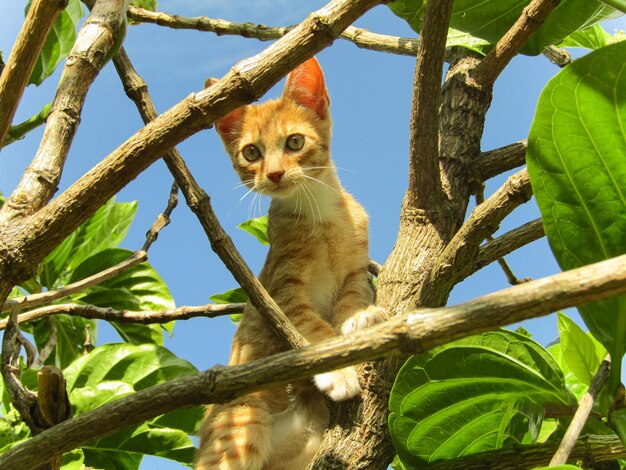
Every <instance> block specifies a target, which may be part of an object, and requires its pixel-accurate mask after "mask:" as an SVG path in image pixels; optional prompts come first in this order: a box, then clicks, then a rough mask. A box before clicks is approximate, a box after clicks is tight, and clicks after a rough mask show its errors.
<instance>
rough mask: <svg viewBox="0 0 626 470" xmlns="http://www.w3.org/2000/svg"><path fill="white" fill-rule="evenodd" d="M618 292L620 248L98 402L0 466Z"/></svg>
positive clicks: (39, 459)
mask: <svg viewBox="0 0 626 470" xmlns="http://www.w3.org/2000/svg"><path fill="white" fill-rule="evenodd" d="M624 293H626V255H622V256H619V257H616V258H612V259H610V260H607V261H602V262H600V263H595V264H593V265H589V266H585V267H582V268H578V269H574V270H571V271H567V272H564V273H560V274H556V275H553V276H549V277H546V278H543V279H539V280H536V281H532V282H528V283H526V284H522V285H519V286H515V287H511V288H509V289H505V290H502V291H499V292H495V293H493V294H489V295H486V296H484V297H480V298H477V299H475V300H472V301H470V302H466V303H464V304H460V305H457V306H454V307H442V308H435V309H422V310H415V311H412V312H409V313H407V314H404V315H398V316H396V317H393V318H392V319H390V320H388V321H386V322H384V323H381V324H379V325H376V326H373V327H371V328H367V329H365V330H361V331H359V332H357V333H354V334H351V335H348V336H339V337H337V338H333V339H331V340H327V341H324V342H321V343H317V344H315V345H312V346H307V347H305V348H302V349H299V350H291V351H287V352H284V353H280V354H276V355H273V356H269V357H266V358H263V359H260V360H257V361H253V362H251V363H248V364H245V365H241V366H233V367H228V368H223V367H218V368H213V369H211V370H209V371H207V372H204V373H200V374H196V375H191V376H188V377H183V378H181V379H176V380H173V381H170V382H168V383H165V384H160V385H156V386H154V387H150V388H147V389H144V390H141V391H139V392H137V393H135V394H133V395H130V396H126V397H123V398H121V399H118V400H115V401H113V402H109V403H106V404H104V405H103V406H101V407H99V408H98V409H96V410H94V411H91V412H88V413H86V414H84V415H82V416H79V417H77V418H74V419H72V420H70V421H66V422H63V423H60V424H58V425H57V426H55V427H53V428H51V429H50V430H48V431H45V432H43V433H41V434H40V435H38V436H35V437H33V438H32V439H30V440H29V441H27V442H25V443H23V444H18V445H16V446H15V447H13V448H12V449H10V450H8V451H6V452H5V453H4V454H2V455H0V468H33V467H35V466H36V465H40V464H43V463H45V462H46V461H47V460H49V459H50V458H51V457H52V456H53V455H58V454H60V453H62V452H67V451H69V450H71V449H74V448H76V447H78V446H80V445H81V444H83V443H85V442H89V441H91V440H94V439H97V438H100V437H102V436H105V435H107V434H110V433H112V432H114V431H116V430H118V429H120V428H122V427H125V426H129V425H131V424H135V423H139V422H141V421H144V420H146V419H149V418H152V417H155V416H158V415H161V414H163V413H168V412H170V411H173V410H176V409H179V408H181V407H188V406H193V405H198V404H202V403H223V402H228V401H230V400H232V399H233V398H235V397H237V396H241V395H244V394H246V393H250V392H253V391H257V390H261V389H264V388H268V387H271V386H275V385H279V384H284V383H288V382H292V381H296V380H300V379H305V378H307V377H310V376H312V375H314V374H318V373H322V372H325V371H329V370H334V369H337V368H339V367H345V366H347V365H350V364H356V363H359V362H362V361H365V360H370V359H374V358H380V357H385V356H390V355H397V354H409V353H423V352H425V351H428V350H430V349H432V348H433V347H435V346H438V345H441V344H444V343H448V342H450V341H451V340H456V339H459V338H463V337H466V336H469V335H472V334H476V333H480V332H484V331H487V330H490V329H493V328H494V327H496V326H500V325H506V324H510V323H513V322H517V321H521V320H526V319H529V318H534V317H537V316H541V315H545V314H548V313H550V312H552V311H554V310H557V309H562V308H567V307H572V306H575V305H581V304H584V303H587V302H592V301H597V300H601V299H605V298H609V297H612V296H616V295H620V294H624ZM457 468H458V467H457ZM463 468H464V467H463Z"/></svg>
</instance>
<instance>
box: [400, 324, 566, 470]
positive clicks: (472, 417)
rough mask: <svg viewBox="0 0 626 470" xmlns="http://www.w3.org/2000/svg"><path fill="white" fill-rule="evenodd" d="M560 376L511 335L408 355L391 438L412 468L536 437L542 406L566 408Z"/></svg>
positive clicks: (536, 348) (546, 357)
mask: <svg viewBox="0 0 626 470" xmlns="http://www.w3.org/2000/svg"><path fill="white" fill-rule="evenodd" d="M572 402H573V397H571V395H570V394H569V393H568V392H567V390H566V388H565V384H564V381H563V374H562V373H561V370H560V368H559V367H558V365H557V364H556V363H555V362H554V360H553V359H552V357H551V356H550V354H548V353H547V352H546V351H545V350H544V349H543V348H542V347H541V346H540V345H538V344H537V343H535V342H534V341H533V340H531V339H530V338H528V337H526V336H524V335H520V334H518V333H514V332H510V331H504V330H503V331H495V332H489V333H485V334H482V335H478V336H473V337H470V338H466V339H463V340H460V341H456V342H454V343H451V344H448V345H445V346H442V347H439V348H436V349H434V350H432V351H430V352H429V353H426V354H422V355H419V356H413V357H412V358H410V359H409V360H408V361H407V362H406V364H405V365H404V366H403V367H402V369H401V370H400V372H399V374H398V376H397V378H396V381H395V384H394V386H393V389H392V392H391V397H390V400H389V407H390V409H391V414H390V416H389V426H390V430H391V436H392V439H393V442H394V444H395V446H396V450H397V452H398V455H399V456H400V459H401V460H402V463H403V464H404V465H405V466H406V467H407V468H409V469H412V468H422V467H423V466H424V465H425V464H426V463H429V462H434V461H437V460H447V459H452V458H455V457H460V456H463V455H469V454H473V453H476V452H481V451H487V450H492V449H497V448H500V447H502V446H503V445H505V444H508V443H513V442H518V443H531V442H533V441H534V439H535V438H536V437H537V435H538V433H539V428H540V424H541V418H542V416H543V408H542V405H544V404H548V403H556V404H570V403H572Z"/></svg>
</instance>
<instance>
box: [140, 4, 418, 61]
mask: <svg viewBox="0 0 626 470" xmlns="http://www.w3.org/2000/svg"><path fill="white" fill-rule="evenodd" d="M128 18H130V19H132V20H134V21H138V22H141V23H152V24H157V25H159V26H165V27H168V28H172V29H192V30H196V31H206V32H210V33H215V34H217V35H218V36H221V35H236V36H242V37H244V38H253V39H258V40H259V41H272V40H275V39H278V38H280V37H282V36H284V35H285V34H287V33H288V32H289V31H290V30H291V29H293V26H267V25H263V24H254V23H233V22H231V21H226V20H222V19H212V18H208V17H206V16H199V17H194V18H188V17H184V16H179V15H170V14H168V13H165V12H159V11H149V10H145V9H143V8H139V7H135V6H133V5H131V6H130V7H129V8H128ZM340 37H341V38H342V39H347V40H348V41H351V42H353V43H354V44H355V45H356V46H357V47H359V48H362V49H369V50H373V51H380V52H389V53H392V54H400V55H408V56H413V57H415V56H416V55H417V47H418V46H417V44H418V40H417V39H415V38H402V37H397V36H389V35H386V34H377V33H372V32H370V31H367V30H366V29H362V28H356V27H354V26H348V27H347V28H346V29H345V31H343V33H341V36H340Z"/></svg>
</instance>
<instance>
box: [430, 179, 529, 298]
mask: <svg viewBox="0 0 626 470" xmlns="http://www.w3.org/2000/svg"><path fill="white" fill-rule="evenodd" d="M531 196H532V189H531V187H530V179H529V178H528V172H527V171H526V169H523V170H521V171H519V172H517V173H516V174H514V175H513V176H511V177H510V178H509V179H508V180H507V181H506V183H504V185H503V186H502V187H501V188H500V189H498V190H497V191H496V192H495V193H494V194H493V195H491V197H489V198H488V199H487V200H486V201H485V202H484V203H483V204H479V205H478V206H476V208H475V209H474V210H473V211H472V213H471V214H470V216H469V217H468V219H467V221H466V222H465V223H464V224H463V226H462V227H461V228H460V229H459V231H458V232H457V233H456V234H455V235H454V237H453V238H452V240H451V241H450V243H449V244H448V246H446V248H445V250H444V251H443V253H442V254H441V256H440V257H439V259H438V260H437V264H436V266H435V268H434V269H435V271H436V274H435V276H436V277H437V278H438V279H440V282H446V283H449V285H450V287H451V286H452V285H453V284H454V282H456V279H457V275H456V273H457V271H459V270H461V269H462V267H463V266H465V265H467V264H470V263H471V260H472V259H474V257H475V255H476V253H477V252H478V248H479V246H480V243H482V241H483V240H485V239H487V238H488V237H489V236H490V235H492V234H493V233H494V232H495V231H496V230H497V229H498V226H499V224H500V222H501V221H502V220H503V219H504V218H505V217H506V216H507V215H509V214H510V213H511V212H512V211H513V209H515V208H516V207H517V206H519V205H520V204H523V203H525V202H527V201H528V200H529V199H530V197H531Z"/></svg>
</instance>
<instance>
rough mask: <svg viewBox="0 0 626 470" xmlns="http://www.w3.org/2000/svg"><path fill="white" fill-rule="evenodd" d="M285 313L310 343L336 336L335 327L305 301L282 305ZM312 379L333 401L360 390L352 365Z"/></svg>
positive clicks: (340, 399)
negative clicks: (286, 305)
mask: <svg viewBox="0 0 626 470" xmlns="http://www.w3.org/2000/svg"><path fill="white" fill-rule="evenodd" d="M284 312H285V314H286V315H287V316H288V317H289V319H290V320H291V321H292V323H293V324H294V326H295V327H296V328H297V329H298V331H300V333H302V335H303V336H304V337H305V338H306V339H307V340H308V341H310V342H311V343H317V342H319V341H323V340H325V339H329V338H334V337H335V336H337V333H336V332H335V329H334V328H333V327H332V326H331V325H330V324H329V323H328V322H327V321H325V320H324V319H323V318H321V317H320V316H319V314H318V313H317V312H316V311H315V308H314V307H313V306H312V305H311V304H310V303H307V302H301V303H297V304H296V305H294V306H293V307H291V306H288V307H284ZM313 381H314V382H315V385H316V387H317V388H318V389H319V390H321V391H322V392H324V393H325V394H326V395H328V396H329V397H330V398H331V399H333V400H335V401H342V400H347V399H349V398H352V397H355V396H356V395H358V394H359V393H360V392H361V386H360V385H359V376H358V374H357V372H356V369H354V367H344V368H343V369H337V370H333V371H331V372H325V373H323V374H317V375H316V376H315V377H314V378H313Z"/></svg>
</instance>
